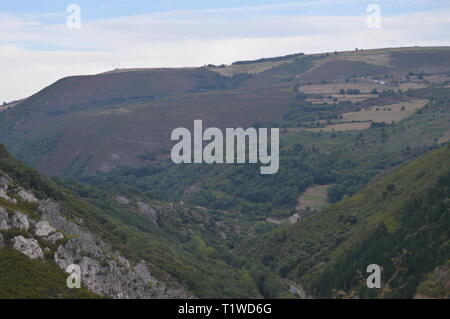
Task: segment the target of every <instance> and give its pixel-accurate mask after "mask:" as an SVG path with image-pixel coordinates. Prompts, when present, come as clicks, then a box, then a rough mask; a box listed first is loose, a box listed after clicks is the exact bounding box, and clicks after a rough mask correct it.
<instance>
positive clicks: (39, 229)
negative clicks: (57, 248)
mask: <svg viewBox="0 0 450 319" xmlns="http://www.w3.org/2000/svg"><path fill="white" fill-rule="evenodd" d="M54 232H55V229H54V228H53V227H52V226H50V224H49V223H48V222H46V221H45V220H41V221H40V222H38V223H37V224H36V226H35V230H34V233H35V234H36V236H39V237H47V236H48V235H50V234H51V233H54Z"/></svg>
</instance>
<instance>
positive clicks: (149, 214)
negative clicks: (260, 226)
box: [0, 147, 259, 298]
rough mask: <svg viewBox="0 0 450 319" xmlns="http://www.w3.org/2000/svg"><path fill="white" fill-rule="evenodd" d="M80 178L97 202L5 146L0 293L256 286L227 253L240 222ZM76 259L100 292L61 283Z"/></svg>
mask: <svg viewBox="0 0 450 319" xmlns="http://www.w3.org/2000/svg"><path fill="white" fill-rule="evenodd" d="M72 184H73V183H72ZM78 187H79V189H78V191H79V192H80V193H81V194H89V196H90V197H89V198H88V199H90V200H92V202H93V203H94V204H96V206H94V205H93V204H89V203H87V202H85V201H83V200H82V199H80V198H79V197H77V196H75V195H74V194H73V193H72V192H71V191H68V190H67V189H64V188H63V187H61V186H59V185H57V184H55V182H53V181H50V180H48V179H46V178H44V177H42V176H40V175H39V174H38V173H37V172H36V171H34V170H32V169H30V168H27V167H26V166H24V165H23V164H21V163H20V162H18V161H16V160H15V159H14V158H12V157H11V156H10V155H9V154H8V153H7V152H6V150H5V149H4V148H3V147H1V148H0V255H1V257H2V259H1V262H0V270H1V274H2V276H1V277H2V278H1V280H0V285H1V286H0V291H2V295H1V297H7V298H10V297H11V298H12V297H23V298H25V297H26V298H59V297H61V298H62V297H64V298H65V297H75V298H79V297H93V296H97V297H98V296H105V297H113V298H186V297H191V296H192V295H193V293H191V292H189V290H191V291H193V292H194V293H195V295H197V296H200V297H216V298H217V297H230V296H241V297H243V296H245V297H258V296H259V294H258V291H257V289H256V286H255V285H254V284H253V283H252V279H251V278H249V277H248V275H247V274H246V272H245V271H241V270H239V269H237V268H235V269H234V268H232V267H231V266H229V265H228V264H227V263H225V262H224V261H223V259H222V258H225V257H224V256H226V255H227V251H226V246H223V244H222V242H223V240H224V239H223V238H222V236H227V235H228V236H229V237H231V238H230V239H232V237H233V232H234V230H233V228H231V227H230V225H229V224H228V223H226V222H220V221H219V220H216V219H215V218H212V217H208V216H207V215H206V214H205V213H204V212H202V211H196V210H195V209H183V208H182V207H179V206H175V205H173V204H170V203H157V202H155V201H152V200H149V199H148V198H146V197H145V196H139V195H138V194H136V193H134V194H133V195H132V196H133V197H129V198H126V197H125V196H123V195H121V196H119V195H118V196H117V198H116V197H114V196H113V195H112V194H111V193H109V192H104V191H100V190H97V189H95V188H94V187H92V186H85V187H83V186H82V185H79V186H78ZM122 194H124V193H122ZM182 224H184V226H182ZM206 242H207V244H206ZM222 246H223V248H221V249H218V248H219V247H222ZM216 249H217V250H216ZM229 254H230V253H229ZM24 255H25V256H27V257H26V258H24V257H22V256H24ZM232 257H233V256H232V255H231V254H230V256H229V258H232ZM28 258H29V260H28ZM72 263H73V264H78V265H80V267H81V271H82V283H83V286H84V287H85V288H86V289H88V290H90V291H91V292H94V293H95V294H96V295H94V294H89V293H88V292H87V291H86V290H82V291H78V292H77V291H68V290H67V289H66V288H65V279H66V278H67V275H64V274H63V271H64V270H65V269H66V267H67V266H68V265H70V264H72ZM11 265H13V266H14V267H15V266H17V267H18V266H19V265H24V267H28V268H26V269H28V271H27V272H17V271H11V270H12V269H13V268H11ZM40 274H42V275H43V276H44V277H43V278H41V279H42V280H41V279H39V278H40V277H38V276H39V275H40ZM205 274H208V276H207V277H205ZM27 278H28V279H27ZM30 278H31V279H30ZM45 278H49V279H51V280H55V282H53V281H52V282H49V283H48V282H47V281H45V280H44V279H45ZM27 280H28V281H29V280H31V282H29V283H28V284H27ZM179 282H181V283H182V284H183V286H182V285H180V283H179ZM30 284H31V285H33V289H27V288H26V287H27V286H28V287H29V285H30ZM218 286H222V287H223V288H222V289H217V287H218ZM188 289H189V290H188Z"/></svg>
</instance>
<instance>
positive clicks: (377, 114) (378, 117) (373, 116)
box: [342, 99, 428, 123]
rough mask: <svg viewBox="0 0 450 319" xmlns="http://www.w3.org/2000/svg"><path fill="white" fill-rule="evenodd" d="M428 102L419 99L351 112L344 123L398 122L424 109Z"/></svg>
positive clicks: (346, 114)
mask: <svg viewBox="0 0 450 319" xmlns="http://www.w3.org/2000/svg"><path fill="white" fill-rule="evenodd" d="M427 103H428V100H425V99H417V100H412V101H411V102H402V103H396V104H391V105H380V106H374V107H371V108H367V109H363V110H361V111H360V112H349V113H344V114H343V115H342V117H343V120H344V121H349V122H351V121H359V122H361V121H372V122H376V123H382V122H385V123H391V122H398V121H401V120H403V119H404V118H406V117H408V116H410V115H412V114H414V113H415V112H416V111H417V110H418V109H420V108H422V107H424V106H425V105H426V104H427Z"/></svg>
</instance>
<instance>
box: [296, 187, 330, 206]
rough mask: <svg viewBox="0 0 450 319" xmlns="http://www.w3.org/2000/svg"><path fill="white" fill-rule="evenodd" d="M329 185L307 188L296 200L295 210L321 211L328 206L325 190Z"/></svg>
mask: <svg viewBox="0 0 450 319" xmlns="http://www.w3.org/2000/svg"><path fill="white" fill-rule="evenodd" d="M329 187H330V185H315V186H312V187H308V188H307V189H306V191H305V192H304V193H303V194H302V196H300V197H299V199H298V206H297V210H299V211H305V210H307V209H309V210H312V211H314V210H316V211H321V210H323V209H325V208H327V207H329V206H330V203H329V202H328V199H327V190H328V188H329Z"/></svg>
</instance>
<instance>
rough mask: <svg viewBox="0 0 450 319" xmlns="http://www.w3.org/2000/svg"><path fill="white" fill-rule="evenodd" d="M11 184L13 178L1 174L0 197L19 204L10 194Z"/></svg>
mask: <svg viewBox="0 0 450 319" xmlns="http://www.w3.org/2000/svg"><path fill="white" fill-rule="evenodd" d="M0 174H1V173H0ZM10 185H12V179H11V178H10V177H9V176H7V175H0V198H2V199H4V200H6V201H8V202H11V203H13V204H17V200H16V199H15V198H11V197H10V196H9V195H8V189H9V188H10Z"/></svg>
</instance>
